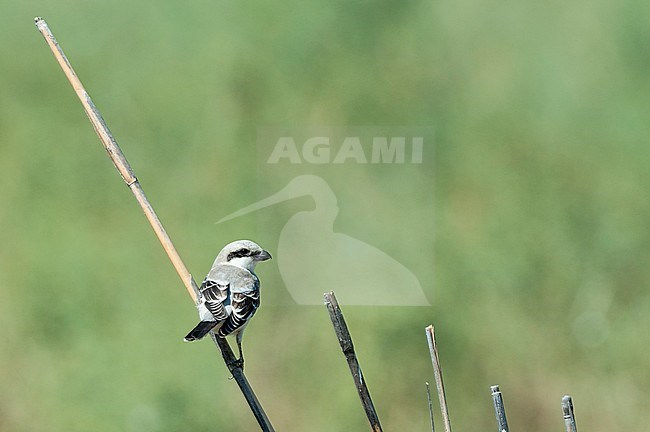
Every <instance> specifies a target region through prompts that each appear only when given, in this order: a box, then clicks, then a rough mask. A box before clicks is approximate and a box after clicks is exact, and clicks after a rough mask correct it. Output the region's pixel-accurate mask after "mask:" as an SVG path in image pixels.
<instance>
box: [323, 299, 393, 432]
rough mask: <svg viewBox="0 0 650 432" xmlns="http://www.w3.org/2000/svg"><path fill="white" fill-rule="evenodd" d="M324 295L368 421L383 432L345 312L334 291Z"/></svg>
mask: <svg viewBox="0 0 650 432" xmlns="http://www.w3.org/2000/svg"><path fill="white" fill-rule="evenodd" d="M323 296H324V297H325V305H326V306H327V311H328V312H329V314H330V319H331V320H332V325H333V326H334V331H335V332H336V337H337V338H338V340H339V344H340V345H341V350H342V351H343V354H344V355H345V359H346V360H347V361H348V366H349V367H350V372H351V373H352V378H353V379H354V384H355V386H356V388H357V393H359V398H360V399H361V404H362V405H363V409H364V411H365V412H366V416H367V417H368V421H369V422H370V428H371V429H372V431H373V432H381V431H382V428H381V424H379V417H378V416H377V411H376V410H375V406H374V405H373V403H372V399H371V398H370V392H369V391H368V387H367V385H366V380H365V379H364V378H363V373H362V372H361V366H359V361H358V360H357V355H356V353H355V352H354V345H353V344H352V337H351V336H350V332H349V331H348V326H347V324H346V323H345V318H343V313H342V312H341V308H340V307H339V303H338V301H337V300H336V296H335V295H334V293H333V292H328V293H324V294H323Z"/></svg>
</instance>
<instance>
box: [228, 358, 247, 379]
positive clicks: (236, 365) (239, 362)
mask: <svg viewBox="0 0 650 432" xmlns="http://www.w3.org/2000/svg"><path fill="white" fill-rule="evenodd" d="M227 366H228V369H229V370H230V371H231V372H232V371H233V370H234V369H241V371H242V372H244V358H243V357H241V358H238V359H235V360H233V361H231V362H228V363H227ZM233 378H234V376H233V375H231V376H230V378H228V379H229V380H232V379H233Z"/></svg>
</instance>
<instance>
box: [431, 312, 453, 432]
mask: <svg viewBox="0 0 650 432" xmlns="http://www.w3.org/2000/svg"><path fill="white" fill-rule="evenodd" d="M425 333H426V334H427V341H428V342H429V352H430V354H431V363H432V364H433V376H434V378H435V380H436V390H437V391H438V400H439V402H440V412H441V413H442V421H443V423H444V426H445V432H451V421H450V420H449V409H448V408H447V396H446V395H445V386H444V384H443V383H442V368H441V367H440V359H439V358H438V346H437V345H436V334H435V331H434V328H433V326H432V325H430V326H429V327H427V328H426V329H425Z"/></svg>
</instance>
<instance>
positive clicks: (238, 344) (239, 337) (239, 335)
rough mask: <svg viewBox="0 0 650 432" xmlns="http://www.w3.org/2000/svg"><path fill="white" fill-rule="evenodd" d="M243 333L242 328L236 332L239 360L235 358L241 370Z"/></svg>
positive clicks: (242, 367)
mask: <svg viewBox="0 0 650 432" xmlns="http://www.w3.org/2000/svg"><path fill="white" fill-rule="evenodd" d="M243 334H244V331H243V330H240V331H239V333H237V348H238V349H239V360H237V362H238V363H239V366H240V367H241V370H242V372H243V371H244V352H243V351H242V349H241V341H242V338H243Z"/></svg>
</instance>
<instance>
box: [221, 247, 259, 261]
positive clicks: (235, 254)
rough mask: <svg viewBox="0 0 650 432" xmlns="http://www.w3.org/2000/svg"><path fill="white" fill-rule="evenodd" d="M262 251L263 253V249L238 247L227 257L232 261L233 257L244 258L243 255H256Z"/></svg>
mask: <svg viewBox="0 0 650 432" xmlns="http://www.w3.org/2000/svg"><path fill="white" fill-rule="evenodd" d="M260 253H262V251H251V250H250V249H247V248H241V249H237V250H236V251H234V252H230V253H229V254H228V258H227V259H228V261H230V260H231V259H233V258H243V257H249V256H255V255H259V254H260Z"/></svg>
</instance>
